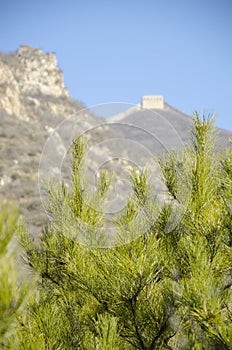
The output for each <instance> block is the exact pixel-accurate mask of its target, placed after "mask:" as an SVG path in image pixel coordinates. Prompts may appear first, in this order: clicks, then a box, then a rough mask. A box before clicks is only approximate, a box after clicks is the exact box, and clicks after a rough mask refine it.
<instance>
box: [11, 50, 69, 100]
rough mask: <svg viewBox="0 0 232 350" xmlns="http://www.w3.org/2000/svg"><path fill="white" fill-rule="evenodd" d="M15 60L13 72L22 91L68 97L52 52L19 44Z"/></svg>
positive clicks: (31, 93)
mask: <svg viewBox="0 0 232 350" xmlns="http://www.w3.org/2000/svg"><path fill="white" fill-rule="evenodd" d="M15 61H17V64H16V65H15V69H14V70H13V73H14V76H15V79H16V81H17V82H18V86H19V89H20V91H21V92H22V93H26V94H29V95H33V94H38V93H41V94H45V95H52V96H54V97H65V98H69V97H70V96H69V93H68V91H67V89H66V87H65V85H64V82H63V76H62V73H61V71H60V69H59V68H58V65H57V60H56V56H55V54H54V53H48V54H46V53H44V52H43V51H42V50H40V49H35V48H33V47H30V46H21V47H20V48H19V50H18V51H17V52H16V54H15Z"/></svg>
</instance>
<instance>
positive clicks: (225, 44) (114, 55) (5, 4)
mask: <svg viewBox="0 0 232 350" xmlns="http://www.w3.org/2000/svg"><path fill="white" fill-rule="evenodd" d="M22 44H27V45H32V46H35V47H39V48H41V49H43V50H45V51H46V52H51V51H53V52H55V53H56V55H57V59H58V63H59V66H60V68H61V69H62V70H63V73H64V79H65V83H66V85H67V87H68V89H69V91H70V93H71V96H72V97H73V98H76V99H78V100H80V101H81V102H83V103H84V104H85V105H86V106H92V105H95V104H99V103H108V102H125V103H139V102H140V101H141V97H142V95H145V94H162V95H163V96H164V99H165V101H166V102H168V103H169V104H171V105H173V106H174V107H176V108H178V109H180V110H182V111H183V112H186V113H188V114H192V113H193V112H194V110H198V111H199V112H201V113H203V112H206V113H216V114H217V116H218V117H217V125H218V126H220V127H223V128H226V129H229V130H232V107H231V103H232V2H231V0H211V1H209V0H195V1H192V0H189V1H188V0H185V1H181V0H176V1H175V0H159V1H156V0H153V1H152V0H144V1H136V0H134V1H130V0H128V1H126V0H124V1H122V0H117V1H101V0H99V1H94V0H92V1H88V0H86V1H78V0H77V1H74V0H73V1H71V0H66V1H52V0H51V1H48V0H47V1H44V0H40V1H29V0H28V1H27V0H21V1H17V0H15V1H13V0H8V1H7V0H5V1H1V4H0V50H2V51H14V50H16V49H17V48H18V46H19V45H22Z"/></svg>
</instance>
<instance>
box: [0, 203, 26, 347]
mask: <svg viewBox="0 0 232 350" xmlns="http://www.w3.org/2000/svg"><path fill="white" fill-rule="evenodd" d="M19 231H22V227H20V226H19V224H18V214H17V211H16V209H15V208H14V206H13V205H10V204H9V203H7V202H5V201H1V202H0V347H1V349H5V348H8V347H9V342H10V339H11V337H12V336H13V334H14V331H15V328H16V327H17V324H18V319H17V317H18V316H19V315H21V314H22V313H23V311H24V309H25V302H26V298H27V296H28V294H29V286H28V283H27V282H26V281H25V279H24V276H23V274H22V272H21V271H20V269H19V268H18V260H19V251H20V245H19V242H18V240H19V233H20V232H19Z"/></svg>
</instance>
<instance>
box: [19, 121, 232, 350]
mask: <svg viewBox="0 0 232 350" xmlns="http://www.w3.org/2000/svg"><path fill="white" fill-rule="evenodd" d="M193 122H194V129H193V132H192V143H191V145H189V146H188V147H187V148H186V149H184V150H183V152H182V153H176V152H173V154H170V155H166V156H165V157H164V158H163V159H162V160H161V161H160V167H161V169H162V172H163V181H164V183H165V184H166V188H167V196H166V198H167V199H166V201H165V203H164V204H163V205H162V207H160V203H159V202H157V201H156V198H155V197H154V195H153V194H152V193H154V191H151V184H149V182H148V175H147V171H145V170H144V171H141V172H140V173H139V174H138V173H137V172H135V171H134V172H132V174H131V181H132V187H133V189H134V194H133V195H132V197H131V198H129V200H128V204H127V206H126V207H125V209H124V212H123V213H122V215H121V216H120V217H119V218H118V219H117V220H116V221H115V222H114V225H115V229H116V230H117V233H118V242H117V243H118V244H117V245H116V246H113V247H111V248H102V247H104V246H107V244H108V243H109V242H108V241H107V224H106V222H105V218H104V215H103V214H102V212H103V211H101V210H98V209H99V208H104V205H105V201H106V196H107V191H108V188H109V186H110V180H111V179H110V178H108V177H107V175H106V174H105V173H104V174H102V176H101V178H100V180H99V183H98V185H97V191H96V192H95V193H94V194H89V193H88V191H87V184H86V181H85V179H86V177H85V175H83V168H82V164H83V157H84V155H85V144H84V143H83V140H74V142H73V163H72V175H73V177H72V179H73V181H72V191H71V192H70V191H68V189H67V188H66V187H65V186H59V185H57V184H52V185H50V187H49V188H48V194H49V200H48V204H47V210H48V212H49V215H50V216H51V217H52V219H53V221H52V223H51V225H50V227H47V228H46V229H45V230H44V231H43V233H42V235H41V243H40V245H39V246H38V244H35V242H33V240H32V239H31V238H30V237H29V236H25V235H24V237H23V244H24V247H25V249H26V252H27V253H26V257H25V259H26V260H27V264H28V265H29V266H30V267H31V268H32V269H33V270H35V271H36V272H37V274H38V275H39V276H40V277H39V282H38V283H37V289H36V297H35V296H33V297H32V299H31V300H30V303H29V305H28V311H27V313H25V314H24V315H23V316H22V317H21V327H20V329H19V331H18V334H17V336H16V338H17V339H18V342H19V343H18V344H20V345H18V349H81V350H84V349H85V350H89V349H90V350H91V349H109V350H110V349H112V350H113V349H114V350H117V349H126V350H127V349H128V350H130V349H141V350H155V349H186V350H187V349H212V350H214V349H232V345H231V344H232V288H231V286H232V278H231V275H232V274H231V273H232V250H231V249H232V238H231V232H232V220H231V218H232V210H231V200H232V183H231V181H232V177H231V175H232V153H231V149H228V150H227V152H226V153H223V154H222V155H221V154H220V155H219V154H218V153H216V152H215V149H214V142H215V136H214V127H213V121H210V120H208V119H206V118H205V117H203V119H202V120H201V119H200V117H199V116H198V114H196V115H195V117H194V119H193ZM86 198H87V199H88V200H86ZM89 202H92V203H93V205H91V206H89V205H88V203H89Z"/></svg>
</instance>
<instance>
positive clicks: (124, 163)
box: [0, 46, 232, 233]
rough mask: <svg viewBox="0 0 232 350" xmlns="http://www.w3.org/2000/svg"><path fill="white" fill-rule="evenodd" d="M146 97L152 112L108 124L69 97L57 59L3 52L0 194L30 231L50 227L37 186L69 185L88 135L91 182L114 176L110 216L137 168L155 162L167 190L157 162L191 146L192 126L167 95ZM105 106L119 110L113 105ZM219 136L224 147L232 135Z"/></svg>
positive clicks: (35, 52)
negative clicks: (76, 150) (75, 142)
mask: <svg viewBox="0 0 232 350" xmlns="http://www.w3.org/2000/svg"><path fill="white" fill-rule="evenodd" d="M147 98H148V99H147V100H146V101H148V102H149V106H146V105H143V104H142V105H140V104H139V105H137V106H133V107H131V106H129V105H128V108H127V106H126V105H125V106H122V107H124V108H123V109H124V110H126V109H127V110H126V111H124V112H122V113H120V114H118V115H114V116H113V117H111V118H109V119H107V121H106V120H104V119H102V118H100V117H96V115H98V116H101V115H102V114H104V113H102V112H103V111H102V110H101V108H102V106H99V108H98V107H96V108H95V110H94V111H92V113H90V111H88V110H87V109H86V108H84V106H83V105H82V104H81V103H79V102H77V101H75V100H73V99H72V98H71V97H70V95H69V92H68V91H67V89H66V87H65V85H64V81H63V75H62V72H61V70H60V69H59V67H58V64H57V60H56V56H55V54H54V53H44V52H43V51H42V50H40V49H36V48H33V47H30V46H21V47H20V48H19V49H18V51H16V52H13V53H0V195H1V196H2V197H4V198H9V199H13V200H15V201H16V203H17V206H18V207H19V209H20V211H21V213H22V214H23V216H24V218H25V220H26V222H27V223H28V224H29V226H30V229H31V231H32V232H35V233H36V232H38V231H39V230H40V229H41V226H42V225H43V224H44V223H45V222H46V221H47V217H46V215H45V213H44V209H43V206H42V204H41V198H40V187H39V186H38V182H39V184H40V185H41V182H42V180H44V179H45V180H49V179H51V178H53V177H55V178H59V180H61V181H63V182H65V183H67V184H68V183H69V181H70V146H71V142H72V139H73V138H74V137H76V136H79V135H80V134H82V133H85V135H86V138H87V140H88V144H89V146H90V148H89V152H88V157H87V166H88V169H90V173H89V175H90V183H91V184H94V182H95V178H96V177H97V176H98V172H99V170H100V169H102V168H108V169H110V170H112V171H114V172H115V174H116V175H115V177H114V184H113V189H112V195H111V199H110V200H109V203H108V204H109V205H108V212H109V213H112V212H117V211H120V209H122V208H123V206H124V205H125V200H126V196H125V194H126V193H127V194H128V193H130V188H129V187H128V177H129V175H128V169H129V168H131V167H132V166H137V167H139V168H141V167H144V166H146V165H147V164H149V165H150V166H151V163H152V167H151V168H150V172H151V177H152V178H153V179H155V182H156V186H158V187H159V186H160V187H159V188H160V189H161V191H162V190H163V189H164V188H163V187H162V185H161V182H160V181H158V179H159V170H158V167H157V163H156V162H153V160H154V157H156V156H160V155H161V154H162V153H163V152H166V151H170V150H171V149H172V148H179V147H180V146H183V145H185V144H187V143H188V142H189V139H190V131H191V126H192V121H191V118H190V117H189V116H187V115H185V114H184V113H182V112H180V111H178V110H176V109H175V108H173V107H172V106H169V105H168V104H167V103H165V102H163V98H162V97H161V96H158V97H157V96H156V97H155V99H156V100H157V101H158V102H159V103H158V105H153V106H152V98H153V97H151V98H150V97H149V96H148V97H147ZM103 107H104V109H106V108H109V107H110V108H111V109H112V111H113V110H114V105H113V104H111V105H110V106H109V105H104V106H103ZM111 114H114V113H111ZM220 135H221V136H220V138H219V145H223V144H226V142H227V140H228V138H229V137H231V135H232V133H230V132H228V131H226V130H220ZM38 180H39V181H38ZM92 189H93V187H92Z"/></svg>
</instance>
